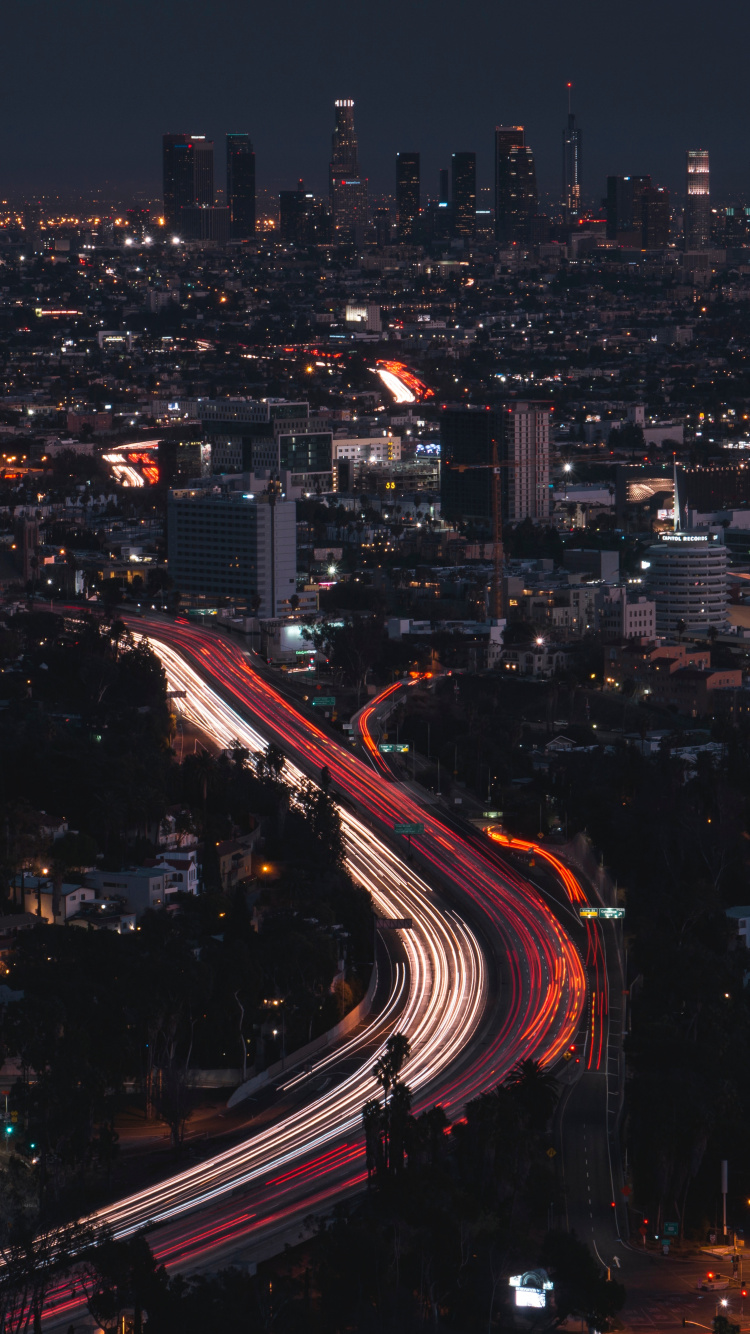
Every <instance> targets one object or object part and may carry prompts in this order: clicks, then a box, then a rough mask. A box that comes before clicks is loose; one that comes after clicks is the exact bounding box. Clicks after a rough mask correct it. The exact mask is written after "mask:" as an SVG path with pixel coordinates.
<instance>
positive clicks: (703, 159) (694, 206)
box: [684, 148, 711, 250]
mask: <svg viewBox="0 0 750 1334" xmlns="http://www.w3.org/2000/svg"><path fill="white" fill-rule="evenodd" d="M685 165H686V176H687V181H686V189H685V196H686V198H685V226H684V233H685V235H684V239H685V249H686V250H705V249H706V248H707V246H708V245H709V243H710V240H711V184H710V176H709V170H708V149H707V148H689V149H688V151H687V154H686V163H685Z"/></svg>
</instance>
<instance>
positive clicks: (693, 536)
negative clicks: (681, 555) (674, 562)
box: [659, 533, 719, 543]
mask: <svg viewBox="0 0 750 1334" xmlns="http://www.w3.org/2000/svg"><path fill="white" fill-rule="evenodd" d="M659 540H660V542H705V543H708V542H718V540H719V534H718V533H662V535H661V537H660V539H659Z"/></svg>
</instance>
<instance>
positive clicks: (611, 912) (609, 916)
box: [599, 908, 625, 921]
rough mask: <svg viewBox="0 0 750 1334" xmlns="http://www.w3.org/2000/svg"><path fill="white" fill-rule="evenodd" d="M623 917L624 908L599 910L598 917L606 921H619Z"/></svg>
mask: <svg viewBox="0 0 750 1334" xmlns="http://www.w3.org/2000/svg"><path fill="white" fill-rule="evenodd" d="M624 916H625V909H624V908H600V909H599V917H600V918H601V917H603V918H605V920H607V921H620V919H621V918H623V917H624Z"/></svg>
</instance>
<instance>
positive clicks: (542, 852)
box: [487, 829, 609, 1070]
mask: <svg viewBox="0 0 750 1334" xmlns="http://www.w3.org/2000/svg"><path fill="white" fill-rule="evenodd" d="M487 832H488V834H489V836H490V838H491V839H492V841H493V843H499V844H500V845H501V846H503V847H506V848H508V850H509V851H511V852H533V853H534V855H535V856H537V857H541V858H543V860H544V861H546V862H547V863H548V864H549V865H550V866H551V867H552V869H553V870H554V871H555V873H556V875H557V876H558V877H559V879H560V880H561V881H562V884H563V887H564V889H565V890H566V892H567V895H568V898H569V899H570V902H571V903H575V904H578V905H587V904H588V898H587V897H586V893H585V891H584V889H583V887H582V885H581V884H580V881H579V880H578V879H577V878H576V876H574V874H573V872H572V871H571V870H570V868H569V867H568V866H566V865H565V863H564V862H561V861H560V858H559V857H555V855H554V853H552V852H550V851H549V849H548V848H543V847H542V846H541V845H540V844H539V843H530V842H529V841H528V840H527V839H523V838H510V837H509V835H508V834H505V833H503V832H502V830H500V829H488V831H487ZM584 920H585V926H586V965H587V967H588V968H590V969H591V971H592V973H593V976H594V988H593V991H592V995H591V1041H590V1043H589V1044H588V1055H587V1060H586V1068H587V1070H600V1069H601V1067H602V1058H603V1051H604V1032H605V1025H606V1020H607V1015H608V1013H609V982H608V977H607V962H606V959H605V957H604V949H603V946H602V935H601V927H600V925H599V923H598V921H593V922H592V921H591V920H590V919H588V918H586V919H584ZM597 1007H598V1013H599V1024H598V1027H597V1024H596V1014H597Z"/></svg>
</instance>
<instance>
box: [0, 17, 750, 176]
mask: <svg viewBox="0 0 750 1334" xmlns="http://www.w3.org/2000/svg"><path fill="white" fill-rule="evenodd" d="M6 25H7V28H6V48H7V50H8V51H9V53H11V58H10V60H9V62H8V68H7V70H6V76H5V79H4V81H3V88H2V91H1V92H0V103H1V104H2V107H3V112H4V121H5V124H6V126H7V134H6V142H5V146H4V150H3V165H2V190H3V193H4V195H9V194H10V195H12V196H15V195H16V193H19V192H20V193H23V192H24V191H26V192H31V193H38V192H40V191H57V192H59V191H63V192H64V193H66V194H67V193H70V192H72V193H75V192H76V191H90V190H92V189H98V188H104V187H105V185H106V187H108V188H110V189H114V190H115V191H118V190H121V189H123V188H124V187H128V188H130V189H133V190H138V191H145V192H146V193H149V194H155V193H156V191H157V189H158V185H159V159H158V151H157V147H156V145H157V141H158V137H159V135H160V134H161V133H162V132H163V131H165V130H175V129H185V130H187V131H188V132H190V133H203V134H207V135H208V136H209V137H213V138H215V139H218V138H219V137H220V135H221V134H223V133H224V132H226V131H227V130H238V129H240V130H248V131H249V132H250V133H251V135H252V137H253V140H254V142H255V147H256V152H257V154H258V163H259V167H258V173H259V174H258V180H259V185H260V186H261V187H262V188H268V189H271V190H273V191H278V190H279V189H284V188H291V186H292V185H293V184H294V182H295V181H296V179H297V178H298V177H299V176H303V177H304V178H305V179H306V180H307V181H309V183H310V185H311V187H312V188H314V189H316V190H319V189H320V188H321V187H322V185H323V184H324V181H325V169H326V163H327V160H328V157H327V155H328V143H329V135H330V128H329V120H330V105H331V103H332V101H333V99H334V98H335V97H342V96H344V97H353V98H354V99H355V101H356V102H357V106H358V121H359V134H360V141H361V156H362V162H363V170H364V171H365V172H366V174H367V175H368V177H369V180H370V188H371V190H372V191H374V192H375V193H385V192H391V191H392V188H393V183H392V182H393V177H392V166H391V163H392V160H393V157H394V155H395V153H396V152H397V151H399V150H405V149H416V150H419V151H421V152H422V154H423V169H424V173H425V180H429V181H432V180H433V179H435V178H436V176H437V172H438V170H439V168H440V167H441V166H445V165H446V164H447V160H448V157H449V155H450V154H451V153H452V152H455V151H457V150H464V149H470V150H473V151H475V152H477V154H478V168H479V179H480V182H481V183H483V184H486V185H489V184H490V183H491V174H492V131H493V128H494V126H495V125H496V124H523V125H525V126H526V127H527V134H528V141H529V142H530V143H531V144H532V145H533V146H534V150H535V153H536V155H537V164H538V172H539V181H540V189H541V191H542V193H543V194H544V195H546V194H548V193H552V194H555V193H556V191H557V189H558V180H559V160H558V159H559V154H558V144H559V134H560V126H561V124H562V121H563V117H564V113H565V110H566V98H565V85H566V83H567V81H568V80H572V81H573V84H574V97H575V110H576V112H577V114H578V116H579V120H580V122H581V124H582V125H585V128H586V163H585V188H586V194H587V197H590V199H592V200H593V199H598V198H600V197H601V195H602V194H603V192H604V178H605V177H606V175H607V174H608V173H610V172H619V173H628V172H650V173H651V174H652V176H653V177H654V178H655V179H658V181H659V183H661V184H663V185H665V186H667V187H671V188H672V189H675V188H677V187H678V185H679V183H680V181H681V155H682V153H683V152H684V150H685V148H686V147H688V146H695V147H708V148H710V150H711V152H712V155H713V162H714V171H715V181H716V184H717V186H718V188H719V189H720V190H721V191H722V192H726V193H727V194H732V195H735V194H736V195H737V196H738V197H743V195H744V194H746V192H747V186H746V177H747V174H748V171H750V155H749V154H748V149H747V144H748V142H750V132H749V131H750V126H749V125H748V115H749V113H748V110H747V108H746V106H745V104H744V101H743V98H742V89H743V87H744V81H745V68H744V51H745V49H746V47H747V42H748V38H750V14H748V11H747V7H746V6H744V5H741V4H737V3H734V0H717V3H716V4H714V5H711V6H707V5H705V4H702V3H699V0H683V2H682V3H678V2H677V0H659V3H658V4H655V5H654V4H649V3H647V0H633V3H632V4H630V5H629V6H628V8H627V13H626V14H625V13H623V12H622V11H620V10H618V9H616V8H614V7H612V6H602V5H601V4H599V3H594V0H571V3H570V4H568V5H565V6H560V5H558V4H555V3H553V2H552V0H531V2H530V3H529V4H525V5H523V6H518V5H512V4H509V3H505V2H504V0H502V2H499V3H493V4H488V3H485V0H466V3H464V4H462V5H460V6H457V5H454V4H449V3H447V0H432V3H429V4H427V3H418V2H417V0H407V3H406V4H401V3H395V2H394V0H384V3H382V4H380V5H379V6H378V7H377V9H372V8H368V7H366V6H359V5H351V4H347V3H344V2H343V0H341V2H340V3H336V2H333V0H323V3H322V4H318V5H309V4H305V3H302V0H282V3H279V4H277V5H273V6H257V5H252V6H251V5H248V4H246V3H244V0H228V2H227V3H225V4H224V5H222V6H221V9H220V10H219V11H216V12H212V13H210V14H209V13H207V11H206V9H205V6H203V5H201V4H198V3H197V2H196V0H182V3H179V4H178V3H177V2H176V0H163V2H162V3H161V4H159V5H158V6H153V5H149V4H147V3H145V0H134V3H132V4H130V5H128V6H127V7H125V8H123V9H122V10H121V11H120V12H119V13H118V14H117V15H115V14H114V13H111V12H110V10H109V8H108V7H106V6H101V5H97V4H95V3H92V0H71V3H69V4H67V5H65V6H59V5H57V4H55V3H53V0H37V3H35V4H33V5H19V6H14V7H13V8H12V9H11V10H10V11H9V12H8V14H7V15H6Z"/></svg>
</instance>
